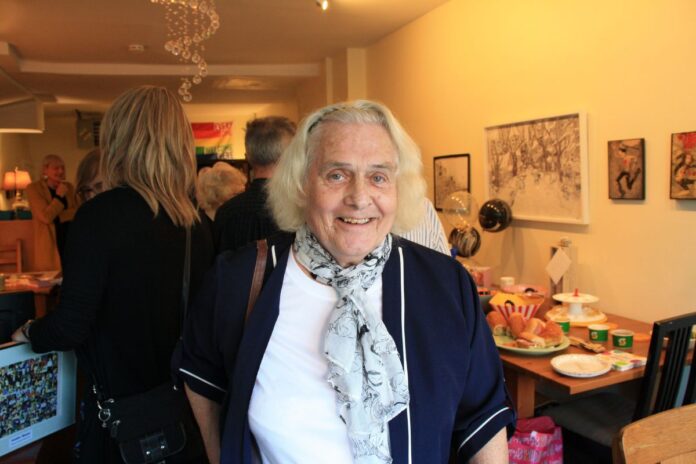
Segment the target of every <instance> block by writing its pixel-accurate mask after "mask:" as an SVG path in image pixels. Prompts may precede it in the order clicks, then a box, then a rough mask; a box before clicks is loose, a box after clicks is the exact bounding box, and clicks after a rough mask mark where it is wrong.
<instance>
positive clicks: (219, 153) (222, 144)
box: [191, 122, 232, 158]
mask: <svg viewBox="0 0 696 464" xmlns="http://www.w3.org/2000/svg"><path fill="white" fill-rule="evenodd" d="M191 129H193V137H194V138H195V142H196V156H210V155H214V156H213V157H214V158H232V123H231V122H194V123H191Z"/></svg>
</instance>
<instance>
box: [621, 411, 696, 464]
mask: <svg viewBox="0 0 696 464" xmlns="http://www.w3.org/2000/svg"><path fill="white" fill-rule="evenodd" d="M695 436H696V404H691V405H688V406H682V407H680V408H674V409H670V410H668V411H664V412H661V413H659V414H654V415H652V416H648V417H646V418H644V419H641V420H639V421H636V422H632V423H630V424H628V425H627V426H625V427H624V428H622V429H621V431H620V432H619V433H618V434H617V435H616V436H615V437H614V441H613V443H612V454H613V457H614V459H613V462H614V464H644V463H645V464H647V463H650V464H653V463H655V462H660V463H663V464H667V463H674V464H677V463H686V462H696V440H694V437H695Z"/></svg>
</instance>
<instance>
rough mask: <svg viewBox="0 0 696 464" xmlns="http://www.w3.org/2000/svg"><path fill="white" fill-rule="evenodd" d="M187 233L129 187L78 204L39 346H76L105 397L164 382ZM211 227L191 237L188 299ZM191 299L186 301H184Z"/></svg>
mask: <svg viewBox="0 0 696 464" xmlns="http://www.w3.org/2000/svg"><path fill="white" fill-rule="evenodd" d="M185 242H186V232H185V229H184V228H182V227H176V226H174V224H173V223H172V221H171V220H170V219H169V217H168V216H167V215H166V213H165V212H164V210H162V209H160V212H159V214H158V215H157V217H153V214H152V211H151V210H150V208H149V207H148V206H147V204H146V203H145V201H144V200H143V198H142V197H141V196H140V195H139V194H138V193H137V192H135V191H134V190H132V189H130V188H125V187H123V188H116V189H113V190H110V191H107V192H104V193H102V194H100V195H98V196H96V197H95V198H94V199H92V200H90V201H88V202H86V203H85V204H83V205H82V206H81V207H80V209H79V210H78V212H77V215H76V216H75V220H74V221H73V224H72V226H71V229H70V234H69V235H68V243H67V247H66V259H65V262H64V266H63V269H64V279H63V286H62V290H61V297H60V303H59V305H58V307H57V308H56V309H55V310H54V311H52V312H50V313H49V314H48V315H47V316H46V317H44V318H42V319H39V320H37V321H36V322H34V324H33V325H32V326H31V329H30V333H29V335H30V337H31V343H32V348H33V349H34V350H35V351H37V352H45V351H49V350H69V349H72V348H77V353H78V356H79V358H80V362H81V365H86V366H87V367H88V368H91V369H94V366H98V367H97V368H96V369H97V370H98V371H97V378H98V379H99V380H100V382H102V383H104V382H105V386H104V387H105V388H104V392H105V393H106V394H107V395H113V396H114V397H117V398H118V397H121V396H126V395H131V394H135V393H140V392H143V391H146V390H148V389H150V388H153V387H155V386H157V385H159V384H161V383H163V382H166V381H167V380H169V378H170V375H169V372H170V370H169V366H170V358H171V355H172V351H173V349H174V346H175V344H176V342H177V340H178V337H179V333H180V330H181V329H180V325H181V315H180V310H181V284H182V271H183V265H184V250H185ZM213 253H214V250H213V246H212V243H211V239H210V233H209V231H206V230H204V227H202V226H200V224H199V225H197V226H196V227H194V228H193V231H192V237H191V255H192V257H191V295H192V297H193V294H195V291H196V290H197V289H198V287H199V285H200V283H201V280H202V276H203V273H204V272H205V270H207V268H208V267H209V266H210V264H211V263H212V259H213ZM191 299H192V298H191Z"/></svg>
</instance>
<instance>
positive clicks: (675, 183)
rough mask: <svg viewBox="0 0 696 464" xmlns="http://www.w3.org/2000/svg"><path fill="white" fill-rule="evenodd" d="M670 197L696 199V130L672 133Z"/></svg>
mask: <svg viewBox="0 0 696 464" xmlns="http://www.w3.org/2000/svg"><path fill="white" fill-rule="evenodd" d="M671 158H672V165H671V168H670V170H669V175H670V189H669V197H670V198H673V199H675V200H696V131H693V132H681V133H678V134H672V156H671Z"/></svg>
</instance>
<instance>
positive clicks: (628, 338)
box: [611, 329, 633, 349]
mask: <svg viewBox="0 0 696 464" xmlns="http://www.w3.org/2000/svg"><path fill="white" fill-rule="evenodd" d="M611 341H612V344H613V345H614V347H615V348H621V349H626V348H631V347H633V331H632V330H626V329H616V330H612V331H611Z"/></svg>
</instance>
